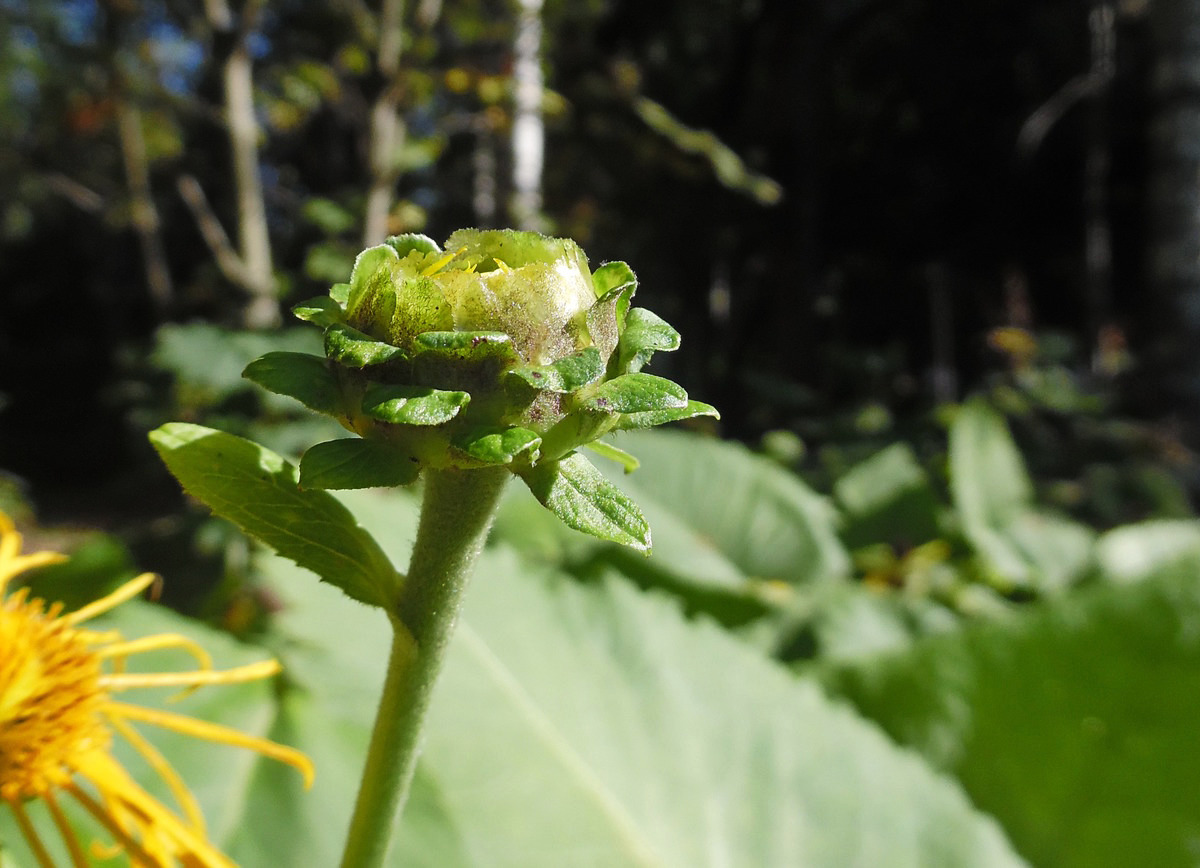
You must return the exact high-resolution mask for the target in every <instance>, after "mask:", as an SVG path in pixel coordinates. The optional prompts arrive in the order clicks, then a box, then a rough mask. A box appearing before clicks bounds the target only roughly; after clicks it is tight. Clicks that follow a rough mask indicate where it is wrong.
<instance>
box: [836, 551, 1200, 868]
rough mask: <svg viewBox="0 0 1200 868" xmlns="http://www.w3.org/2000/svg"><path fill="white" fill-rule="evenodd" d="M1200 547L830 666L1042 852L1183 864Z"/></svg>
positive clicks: (1098, 860)
mask: <svg viewBox="0 0 1200 868" xmlns="http://www.w3.org/2000/svg"><path fill="white" fill-rule="evenodd" d="M1197 563H1198V562H1197V561H1196V560H1192V561H1191V562H1189V563H1187V564H1185V565H1183V566H1181V567H1179V568H1176V569H1166V570H1159V571H1158V573H1157V574H1156V575H1155V576H1153V577H1147V578H1146V579H1145V580H1144V581H1143V582H1142V583H1140V584H1137V585H1134V586H1130V587H1104V588H1096V589H1094V590H1092V591H1089V592H1081V593H1079V594H1078V595H1075V596H1073V597H1071V598H1069V599H1060V600H1055V601H1054V602H1053V603H1051V604H1047V605H1044V606H1038V607H1036V608H1033V609H1030V610H1029V611H1026V612H1022V613H1020V614H1018V615H1014V616H1013V617H1011V618H1008V619H1004V620H1002V621H1000V622H998V623H993V624H982V625H978V626H975V627H972V628H968V629H966V630H962V631H955V632H953V633H950V634H948V635H944V636H939V637H935V638H931V639H927V640H925V641H922V642H920V643H918V644H917V645H915V646H913V647H912V648H911V650H908V651H902V652H900V653H897V654H894V655H891V656H886V657H877V658H875V659H872V660H870V661H863V662H861V663H855V664H852V665H850V666H846V667H841V668H837V669H834V670H832V671H831V672H830V674H829V676H828V678H829V683H830V685H831V688H832V689H833V690H834V691H835V692H836V693H837V694H838V695H840V696H843V697H846V698H848V699H850V700H851V701H853V702H854V704H855V706H856V707H857V708H858V709H859V710H860V711H861V712H863V713H864V714H866V715H868V716H869V717H871V718H873V719H875V720H878V721H879V722H880V723H882V724H883V726H884V727H885V728H886V729H887V731H888V732H889V733H890V734H891V735H892V736H893V737H894V738H895V739H896V740H897V741H898V742H900V743H901V744H904V745H907V746H910V747H912V748H914V749H916V750H918V751H919V752H920V753H921V754H922V755H923V756H925V757H926V758H927V759H929V761H930V762H932V763H933V764H934V765H935V766H936V767H937V768H940V769H942V770H944V771H946V772H949V773H951V774H953V775H954V776H955V777H957V778H958V779H959V780H960V781H962V783H963V785H964V786H965V787H966V789H967V792H968V794H969V795H970V797H971V800H972V802H973V803H974V804H975V805H977V806H978V807H979V808H980V809H982V810H984V811H987V812H989V813H990V814H991V815H992V816H994V817H996V818H997V819H998V820H999V821H1000V823H1001V824H1002V825H1003V826H1004V828H1005V829H1006V830H1007V831H1008V833H1009V835H1010V836H1011V838H1012V841H1013V843H1014V845H1015V846H1016V847H1017V849H1018V850H1019V851H1020V852H1021V853H1022V854H1024V855H1025V856H1026V857H1028V858H1029V859H1030V860H1031V861H1032V862H1033V863H1034V864H1038V865H1060V866H1064V868H1071V866H1089V868H1091V866H1114V868H1115V866H1122V865H1129V864H1131V863H1137V864H1147V865H1162V866H1171V865H1178V866H1183V865H1187V864H1190V862H1191V860H1192V859H1193V858H1194V852H1193V849H1192V847H1193V842H1194V834H1195V818H1196V817H1197V816H1198V815H1200V797H1198V795H1197V794H1198V792H1200V791H1197V789H1196V787H1195V786H1194V785H1193V782H1194V781H1195V779H1196V777H1197V775H1200V752H1198V751H1196V749H1195V747H1194V740H1193V739H1192V737H1191V732H1192V731H1193V729H1194V725H1195V696H1196V695H1197V693H1198V692H1200V634H1198V633H1197V632H1196V630H1195V629H1194V628H1193V626H1191V625H1194V623H1195V620H1196V618H1197V617H1200V593H1198V591H1200V585H1198V584H1197V581H1196V566H1197Z"/></svg>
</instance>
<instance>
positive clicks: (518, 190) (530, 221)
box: [510, 0, 546, 229]
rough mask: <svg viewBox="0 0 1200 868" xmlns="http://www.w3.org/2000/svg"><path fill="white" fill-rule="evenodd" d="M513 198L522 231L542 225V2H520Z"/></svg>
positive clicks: (515, 69) (515, 50) (515, 49)
mask: <svg viewBox="0 0 1200 868" xmlns="http://www.w3.org/2000/svg"><path fill="white" fill-rule="evenodd" d="M513 54H514V55H515V60H514V63H513V80H514V91H515V94H514V107H513V112H514V117H513V132H512V149H513V198H512V204H511V207H510V214H511V217H512V221H513V223H514V224H515V225H516V226H517V227H518V228H520V229H540V228H541V225H542V217H541V214H542V166H543V160H544V155H545V148H546V129H545V125H544V124H543V122H542V93H543V90H544V87H545V83H544V81H543V79H542V0H518V13H517V31H516V38H515V40H514V43H513Z"/></svg>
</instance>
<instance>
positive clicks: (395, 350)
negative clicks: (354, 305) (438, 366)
mask: <svg viewBox="0 0 1200 868" xmlns="http://www.w3.org/2000/svg"><path fill="white" fill-rule="evenodd" d="M325 355H326V356H328V357H329V358H330V359H332V360H333V361H335V362H337V363H338V364H342V365H345V366H346V367H348V368H366V367H369V366H370V365H382V364H383V363H384V362H390V361H392V360H393V359H402V358H404V351H403V350H401V349H400V348H399V347H393V346H392V345H391V344H385V343H384V342H383V341H377V340H375V339H374V338H373V337H371V336H370V335H366V334H363V333H362V332H360V331H359V330H358V329H356V328H351V327H350V326H348V325H345V324H344V323H335V324H333V325H332V326H330V327H329V328H327V329H326V330H325Z"/></svg>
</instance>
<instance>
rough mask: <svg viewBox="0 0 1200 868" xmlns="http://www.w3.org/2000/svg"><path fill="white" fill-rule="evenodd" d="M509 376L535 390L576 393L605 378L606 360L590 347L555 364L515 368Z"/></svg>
mask: <svg viewBox="0 0 1200 868" xmlns="http://www.w3.org/2000/svg"><path fill="white" fill-rule="evenodd" d="M508 374H509V376H512V377H519V378H520V379H522V380H524V381H525V382H526V383H528V384H529V385H531V386H533V387H534V388H535V389H542V390H544V391H547V392H574V391H575V390H576V389H581V388H583V387H584V386H587V385H589V384H591V383H594V382H596V381H597V380H599V379H600V378H601V377H603V376H604V359H602V358H601V357H600V351H599V350H598V349H596V348H595V347H588V348H587V349H586V350H582V351H581V352H578V353H575V354H574V355H572V356H567V357H566V358H565V359H559V360H558V361H557V362H554V363H553V364H549V365H539V366H536V367H533V366H531V367H523V368H513V369H512V370H511V371H509V372H508Z"/></svg>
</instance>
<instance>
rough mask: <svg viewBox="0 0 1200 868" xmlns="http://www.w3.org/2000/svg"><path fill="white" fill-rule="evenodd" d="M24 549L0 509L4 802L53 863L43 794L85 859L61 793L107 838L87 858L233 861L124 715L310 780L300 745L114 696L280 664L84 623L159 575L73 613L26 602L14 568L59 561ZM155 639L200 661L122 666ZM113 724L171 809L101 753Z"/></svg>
mask: <svg viewBox="0 0 1200 868" xmlns="http://www.w3.org/2000/svg"><path fill="white" fill-rule="evenodd" d="M20 550H21V535H20V534H19V533H17V532H16V529H15V528H14V526H13V524H12V521H11V519H9V517H8V516H7V515H5V514H4V513H2V512H0V805H7V806H8V808H9V809H10V810H11V811H12V812H13V814H14V816H15V817H16V820H17V824H18V826H19V827H20V829H21V831H22V833H23V834H24V836H25V838H26V840H27V841H28V843H29V846H30V849H31V850H32V851H33V853H34V854H35V856H36V858H37V859H38V862H39V864H40V865H41V866H43V868H53V865H54V862H53V860H52V858H51V856H50V854H49V852H48V851H47V849H46V846H45V844H44V843H43V842H42V841H41V840H40V839H39V837H38V835H37V833H36V831H35V830H34V827H33V823H32V822H31V821H30V818H29V814H28V813H27V811H26V806H27V803H29V802H32V801H40V802H42V803H43V804H44V805H45V806H46V808H47V809H48V811H49V813H50V816H51V817H52V818H53V820H54V823H55V825H56V826H57V827H58V830H59V832H60V833H61V835H62V838H63V841H64V842H65V844H66V848H67V850H68V852H69V853H70V857H71V860H72V864H73V865H75V866H86V865H87V864H88V858H87V856H86V855H85V853H84V848H83V845H82V844H81V842H80V840H79V837H78V836H77V835H76V833H75V832H74V830H73V829H72V828H71V827H70V825H69V824H68V821H67V819H66V816H65V814H64V812H63V808H62V805H61V799H62V798H63V797H69V798H71V799H73V800H75V801H76V802H78V803H79V804H80V805H81V806H82V807H83V808H84V809H85V810H86V811H87V812H88V813H89V814H91V815H92V816H93V817H95V819H96V820H97V821H98V822H99V823H100V825H102V826H103V827H104V828H105V829H106V830H107V831H108V833H109V834H110V835H111V836H112V838H113V841H114V843H115V847H114V846H108V847H105V846H103V845H101V844H100V843H99V842H94V843H93V844H92V845H91V850H92V853H93V855H94V856H97V857H100V858H105V857H111V856H113V855H116V853H117V852H119V851H120V850H124V851H125V852H126V853H127V854H128V856H129V859H130V861H131V862H132V863H133V864H134V865H137V866H153V868H159V866H171V865H176V864H182V865H184V866H188V868H204V866H232V865H233V863H232V862H231V861H230V860H229V859H228V857H226V856H224V855H223V854H222V853H221V852H220V851H218V850H217V849H216V847H214V846H213V845H212V844H211V843H210V842H209V841H208V839H207V835H206V833H205V829H204V821H203V818H202V817H201V815H200V810H199V806H198V805H197V804H196V800H195V798H194V797H193V796H192V795H191V793H190V792H189V791H188V789H187V787H186V786H185V785H184V783H183V781H182V780H181V779H180V777H179V775H178V774H177V773H176V772H175V770H174V769H173V768H172V767H171V765H170V764H169V763H168V762H167V760H166V759H165V758H164V757H163V756H162V754H160V753H159V752H158V751H157V750H155V749H154V747H152V746H151V744H150V743H149V742H148V741H147V740H146V739H145V738H144V737H143V736H142V735H141V734H140V733H139V732H138V730H137V729H135V728H134V727H133V725H132V723H131V722H139V723H145V724H151V725H153V726H160V727H164V728H166V729H171V730H175V731H176V732H181V733H184V734H187V735H193V736H196V737H197V738H202V739H207V740H208V741H214V742H220V743H222V744H229V745H235V746H238V747H245V748H249V749H250V750H253V751H257V752H258V753H260V754H262V755H263V756H266V757H270V758H272V759H276V760H279V761H280V762H284V763H287V764H288V765H291V766H294V767H295V768H296V769H298V770H299V771H300V772H301V773H302V774H303V775H304V779H305V784H306V785H309V784H311V782H312V776H313V768H312V763H311V762H310V761H309V760H308V758H307V757H305V756H304V755H303V754H301V753H300V752H299V751H296V750H293V749H291V748H288V747H284V746H282V745H278V744H276V743H274V742H272V741H268V740H267V739H263V738H258V737H255V736H249V735H246V734H244V733H241V732H238V731H237V730H234V729H230V728H228V727H224V726H220V725H217V724H213V723H207V722H205V721H202V720H197V719H195V718H192V717H188V716H186V715H182V714H176V713H173V712H168V711H160V710H156V709H151V708H143V707H141V706H138V705H130V704H127V703H124V702H120V701H118V700H116V699H114V698H113V697H114V695H115V694H118V693H121V692H123V691H125V690H129V689H131V688H138V687H171V686H177V687H183V688H196V687H200V686H203V685H207V684H238V683H242V682H246V681H255V680H258V679H261V678H268V677H270V676H271V675H274V674H275V673H277V672H278V671H279V664H278V663H276V662H275V661H273V660H267V661H263V662H261V663H254V664H251V665H249V666H240V667H237V668H235V669H227V670H224V671H217V670H214V669H213V668H212V664H211V660H210V658H209V656H208V654H207V653H206V652H205V651H204V649H202V648H201V647H199V646H198V645H197V644H196V643H195V642H193V641H191V640H190V639H187V638H185V637H183V636H180V635H176V634H161V635H157V636H148V637H145V638H142V639H132V640H126V639H124V638H123V637H122V636H121V635H120V634H119V633H117V632H115V631H103V632H99V631H94V630H89V629H87V628H85V627H83V626H82V625H83V624H85V623H86V622H87V621H88V620H90V619H91V618H94V617H95V616H97V615H99V614H101V613H103V612H107V611H109V610H110V609H113V608H115V607H117V606H119V605H121V604H122V603H124V602H126V601H128V600H130V599H132V598H133V597H136V596H137V595H139V594H140V593H141V592H142V591H144V590H145V589H146V588H147V587H148V586H150V585H151V584H153V583H154V581H155V579H156V577H155V576H153V575H152V574H149V573H146V574H144V575H141V576H138V577H137V578H136V579H132V580H131V581H129V582H128V583H126V584H125V585H123V586H121V587H120V588H118V589H117V590H116V591H114V592H113V593H112V594H109V595H108V596H107V597H104V598H103V599H100V600H97V601H96V602H94V603H91V604H90V605H87V606H84V607H83V608H81V609H78V610H76V611H74V612H70V613H64V612H63V610H62V604H60V603H55V604H53V605H50V606H47V605H46V603H45V602H44V601H42V600H39V599H29V596H28V591H27V589H21V590H18V591H16V592H15V593H12V594H6V593H5V591H6V586H7V585H8V582H9V581H10V580H11V579H12V578H13V577H15V576H17V575H19V574H21V573H23V572H25V571H26V570H29V569H32V568H33V567H38V566H42V565H45V564H50V563H55V562H58V561H61V560H64V559H65V558H64V556H62V555H59V554H55V553H53V552H37V553H33V554H25V555H22V554H21V552H20ZM163 648H179V649H183V650H185V651H187V652H189V653H190V654H192V656H194V657H195V658H196V660H197V662H198V663H199V668H198V669H196V670H194V671H189V672H167V673H152V674H135V673H127V672H125V671H124V669H125V662H126V661H127V660H128V658H129V657H131V656H132V655H135V654H139V653H142V652H145V651H154V650H159V649H163ZM114 732H115V733H118V734H120V735H121V736H122V737H123V738H124V739H126V741H128V742H129V743H130V744H131V745H132V746H133V747H134V748H135V749H136V750H137V751H138V752H139V753H140V754H141V755H142V756H143V757H144V758H145V759H146V761H147V763H149V765H150V766H151V767H152V768H154V770H155V771H156V772H157V773H158V774H159V775H160V776H161V777H162V779H163V780H164V781H165V782H166V784H167V786H168V787H169V788H170V790H171V792H172V793H173V794H174V796H175V800H176V801H177V802H178V803H179V811H173V810H171V809H170V808H168V807H167V806H165V805H163V804H162V803H161V802H159V801H158V800H157V799H155V798H154V797H153V796H151V795H150V794H149V793H147V792H146V791H145V790H144V789H143V788H142V787H141V786H140V785H139V784H137V783H136V782H135V781H134V780H133V778H132V777H130V775H129V773H128V772H126V771H125V769H124V768H123V767H122V766H121V765H120V764H119V763H118V762H117V761H116V759H115V758H114V757H113V755H112V753H111V752H110V750H109V748H110V746H111V743H112V737H113V733H114Z"/></svg>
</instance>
